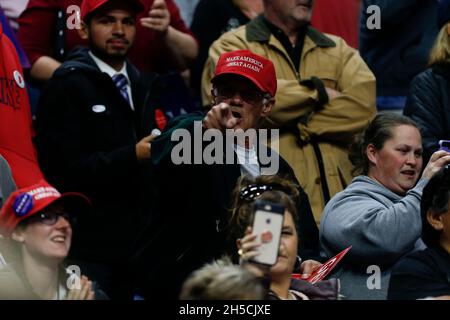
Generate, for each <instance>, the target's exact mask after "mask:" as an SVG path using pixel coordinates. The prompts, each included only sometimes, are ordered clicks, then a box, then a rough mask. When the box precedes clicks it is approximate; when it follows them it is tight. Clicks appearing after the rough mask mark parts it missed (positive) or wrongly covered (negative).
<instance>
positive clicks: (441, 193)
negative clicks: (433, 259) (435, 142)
mask: <svg viewBox="0 0 450 320" xmlns="http://www.w3.org/2000/svg"><path fill="white" fill-rule="evenodd" d="M449 201H450V165H446V166H445V167H444V168H442V169H441V170H440V171H439V172H437V173H436V174H435V175H434V176H433V177H432V178H431V179H430V181H429V182H428V184H427V185H426V186H425V188H424V189H423V193H422V200H421V202H420V213H421V216H422V240H423V242H425V244H426V245H427V246H429V247H433V246H439V238H440V234H441V232H440V231H438V230H436V229H434V228H433V227H432V226H431V225H430V224H429V223H428V220H427V213H428V212H429V211H432V212H433V213H434V214H438V215H441V214H444V213H446V212H448V210H449V205H448V203H449Z"/></svg>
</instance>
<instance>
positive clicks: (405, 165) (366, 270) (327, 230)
mask: <svg viewBox="0 0 450 320" xmlns="http://www.w3.org/2000/svg"><path fill="white" fill-rule="evenodd" d="M350 159H351V160H352V163H353V164H354V166H355V170H354V174H355V175H356V177H355V178H354V179H353V180H352V183H351V184H350V185H349V186H348V187H347V188H346V189H345V190H343V191H341V192H339V193H337V194H336V195H335V196H334V197H333V198H332V199H331V200H330V201H329V202H328V204H327V205H326V207H325V210H324V212H323V214H322V220H321V223H320V242H321V244H322V248H323V249H324V251H325V252H326V254H327V255H328V256H329V257H332V256H334V255H335V254H337V253H338V252H340V251H341V250H343V249H345V248H347V247H348V246H350V245H352V249H351V250H350V251H349V252H348V254H347V256H346V258H345V261H343V262H344V263H343V264H342V265H341V267H342V269H341V273H339V275H338V276H339V278H340V280H341V283H342V291H343V294H344V295H345V296H346V297H347V298H348V299H371V300H372V299H375V300H382V299H386V296H387V287H388V281H389V275H390V269H391V267H392V266H393V264H394V263H396V262H397V261H398V259H399V258H400V257H402V256H403V255H405V254H407V253H409V252H411V251H413V250H417V249H421V248H423V247H424V244H423V242H422V241H421V239H420V236H421V228H422V221H421V217H420V199H421V196H422V190H423V188H424V187H425V185H426V184H427V183H428V181H429V179H430V178H431V177H433V175H434V174H435V173H436V172H437V171H439V170H440V169H441V168H442V167H443V166H445V165H446V164H448V163H450V153H448V152H446V151H443V150H441V151H437V152H435V153H434V154H433V155H432V156H431V158H430V161H429V162H428V164H427V165H426V166H425V168H424V169H423V172H422V168H423V160H422V138H421V135H420V131H419V128H418V127H417V125H416V124H415V123H414V121H412V120H411V119H409V118H407V117H405V116H402V115H399V114H394V113H381V114H379V115H377V116H376V117H375V118H374V119H373V120H372V122H371V123H370V124H369V126H368V127H367V129H366V130H365V131H364V132H363V134H362V135H361V136H360V137H358V138H357V139H356V141H355V143H354V144H353V146H352V151H351V152H350Z"/></svg>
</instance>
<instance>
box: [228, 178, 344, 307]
mask: <svg viewBox="0 0 450 320" xmlns="http://www.w3.org/2000/svg"><path fill="white" fill-rule="evenodd" d="M298 194H299V193H298V189H297V188H296V186H295V185H294V184H293V183H292V182H290V181H289V180H285V179H282V178H280V177H277V176H260V177H257V178H256V179H255V180H251V179H250V178H247V177H244V178H241V179H240V180H239V181H238V183H237V186H236V188H235V190H234V193H233V199H234V200H233V210H232V213H231V218H230V232H231V236H232V240H234V241H235V242H236V246H237V250H236V251H237V253H238V256H239V260H240V264H241V265H243V266H244V267H246V268H247V269H249V270H251V271H253V272H254V273H255V274H257V275H258V276H261V277H264V278H265V279H266V280H267V281H266V284H267V286H268V296H267V298H268V299H280V300H309V299H337V298H338V291H339V289H338V288H339V284H338V280H336V279H332V280H328V281H322V282H319V283H318V284H316V285H312V284H310V283H308V282H306V281H304V280H298V279H293V278H292V274H293V272H294V270H295V269H296V268H297V269H298V268H299V265H300V259H299V258H298V256H297V245H298V242H299V239H298V233H297V227H296V226H298V214H297V210H296V206H295V203H296V202H295V201H296V198H297V197H298ZM256 200H262V201H268V202H270V203H273V204H278V205H281V206H283V207H284V219H283V224H282V229H281V237H280V242H279V247H278V253H277V259H276V262H275V264H274V265H272V266H267V265H263V264H260V263H257V262H255V261H253V260H257V257H258V255H259V254H260V253H259V252H258V247H260V246H261V242H260V241H259V239H260V238H261V236H262V235H261V234H254V233H253V232H252V227H251V226H252V224H253V220H254V216H255V210H254V209H255V206H254V205H255V201H256ZM273 232H276V231H275V230H273ZM275 238H276V236H275V237H274V239H275ZM300 241H301V240H300ZM234 257H235V258H237V256H236V254H234ZM296 265H297V266H296ZM269 283H270V284H269Z"/></svg>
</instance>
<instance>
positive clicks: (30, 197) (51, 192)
mask: <svg viewBox="0 0 450 320" xmlns="http://www.w3.org/2000/svg"><path fill="white" fill-rule="evenodd" d="M69 198H71V199H72V200H76V204H77V205H81V206H84V207H85V208H90V207H91V202H90V201H89V199H88V198H87V197H85V196H84V195H82V194H81V193H76V192H67V193H63V194H61V193H59V191H58V190H56V189H55V188H54V187H52V186H51V185H50V184H48V183H47V182H46V181H45V180H41V181H39V182H38V183H37V184H34V185H31V186H29V187H27V188H23V189H19V190H16V191H14V192H13V193H11V195H10V196H9V197H8V199H7V200H6V202H5V204H4V206H3V207H2V210H1V211H0V234H2V235H3V236H4V237H9V236H11V234H12V232H13V231H14V229H15V228H16V227H17V225H18V224H19V223H20V222H21V221H22V220H25V219H27V218H29V217H31V216H33V215H35V214H36V213H38V212H40V211H42V210H43V209H45V208H46V207H48V206H49V205H51V204H52V203H54V202H55V201H57V200H60V199H64V201H67V200H68V199H69ZM64 203H65V205H67V210H70V209H74V208H73V207H70V208H69V203H66V202H64ZM71 204H72V206H73V205H74V204H75V203H72V202H71ZM73 211H75V210H73ZM71 212H72V211H71ZM73 213H75V212H73Z"/></svg>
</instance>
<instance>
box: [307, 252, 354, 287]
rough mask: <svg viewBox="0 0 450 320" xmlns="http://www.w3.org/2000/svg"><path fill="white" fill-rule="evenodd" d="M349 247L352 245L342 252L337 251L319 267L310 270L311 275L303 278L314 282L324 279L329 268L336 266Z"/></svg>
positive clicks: (329, 270)
mask: <svg viewBox="0 0 450 320" xmlns="http://www.w3.org/2000/svg"><path fill="white" fill-rule="evenodd" d="M351 248H352V246H350V247H348V248H347V249H345V250H343V251H342V252H340V253H338V254H337V255H336V256H334V257H333V258H331V259H330V260H328V261H327V262H325V263H324V264H323V265H321V266H320V267H318V268H316V269H314V270H313V272H311V275H310V276H309V277H308V278H306V279H304V280H306V281H308V282H310V283H312V284H314V283H317V282H319V281H322V280H323V279H325V277H326V276H327V275H328V274H329V273H330V272H331V270H333V269H334V267H336V265H337V264H338V263H339V261H341V260H342V258H343V257H344V256H345V255H346V254H347V252H348V251H349V250H350V249H351Z"/></svg>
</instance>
